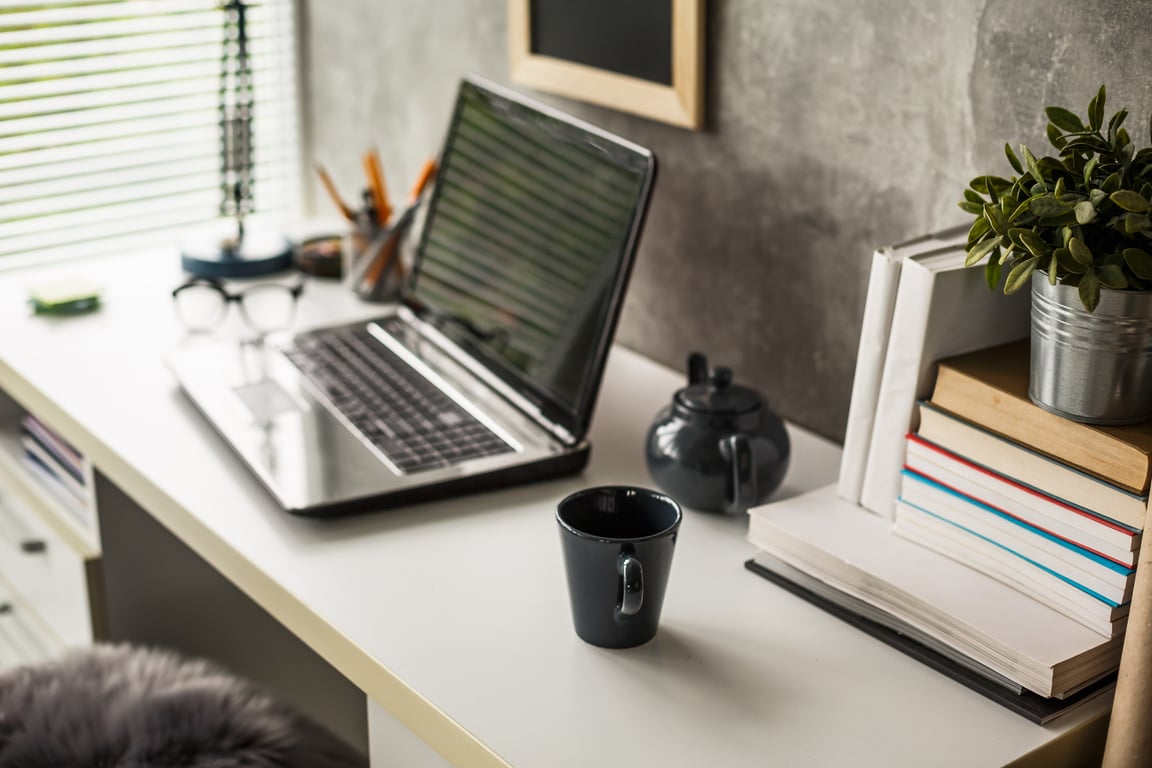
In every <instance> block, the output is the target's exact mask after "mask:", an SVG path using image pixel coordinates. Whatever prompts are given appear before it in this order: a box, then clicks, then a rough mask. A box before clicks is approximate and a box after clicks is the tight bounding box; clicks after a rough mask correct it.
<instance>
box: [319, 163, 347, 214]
mask: <svg viewBox="0 0 1152 768" xmlns="http://www.w3.org/2000/svg"><path fill="white" fill-rule="evenodd" d="M316 174H317V175H318V176H319V177H320V183H321V184H323V185H324V189H325V190H327V192H328V197H330V198H332V202H333V203H335V204H336V207H337V208H338V209H339V210H340V213H341V215H343V216H344V218H346V219H348V221H356V214H355V212H353V210H352V209H351V208H349V207H348V204H347V203H345V202H344V200H343V199H341V197H340V193H339V192H337V191H336V185H335V184H333V183H332V177H331V176H329V175H328V171H326V170H324V166H322V165H317V166H316Z"/></svg>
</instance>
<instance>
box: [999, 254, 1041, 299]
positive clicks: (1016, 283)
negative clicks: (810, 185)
mask: <svg viewBox="0 0 1152 768" xmlns="http://www.w3.org/2000/svg"><path fill="white" fill-rule="evenodd" d="M1037 261H1038V259H1037V258H1036V257H1035V256H1033V257H1032V258H1030V259H1024V260H1023V261H1018V262H1016V264H1015V265H1014V266H1013V267H1012V269H1010V270H1009V271H1008V277H1007V278H1006V279H1005V280H1004V293H1009V294H1011V293H1016V291H1018V290H1020V289H1021V288H1023V287H1024V286H1025V285H1027V284H1028V281H1029V280H1030V279H1031V278H1032V273H1033V272H1034V271H1035V270H1036V263H1037Z"/></svg>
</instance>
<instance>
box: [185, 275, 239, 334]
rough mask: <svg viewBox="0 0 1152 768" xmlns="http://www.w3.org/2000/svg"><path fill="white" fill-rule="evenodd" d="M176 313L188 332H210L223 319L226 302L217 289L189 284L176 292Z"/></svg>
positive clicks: (226, 306) (206, 285)
mask: <svg viewBox="0 0 1152 768" xmlns="http://www.w3.org/2000/svg"><path fill="white" fill-rule="evenodd" d="M174 298H175V300H176V313H177V314H178V315H179V316H180V322H182V323H184V327H185V328H187V329H188V330H190V331H196V332H204V331H210V330H212V329H213V328H215V327H216V326H218V325H220V322H221V321H222V320H223V319H224V313H225V312H226V311H227V310H228V302H227V300H226V299H225V298H224V294H223V293H221V292H220V289H219V288H216V287H215V286H212V285H208V284H205V283H191V284H189V285H185V286H183V287H182V288H180V290H178V291H177V292H176V293H175V295H174Z"/></svg>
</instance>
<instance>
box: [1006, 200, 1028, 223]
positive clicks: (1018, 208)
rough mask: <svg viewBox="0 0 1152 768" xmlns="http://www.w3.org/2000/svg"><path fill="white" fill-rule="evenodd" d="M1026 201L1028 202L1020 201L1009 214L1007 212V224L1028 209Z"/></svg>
mask: <svg viewBox="0 0 1152 768" xmlns="http://www.w3.org/2000/svg"><path fill="white" fill-rule="evenodd" d="M1028 202H1029V201H1028V200H1024V201H1022V202H1021V203H1020V204H1019V205H1017V206H1016V209H1015V210H1014V211H1012V213H1011V214H1009V216H1008V223H1009V224H1011V223H1013V222H1015V221H1016V220H1017V219H1019V218H1020V217H1021V216H1023V215H1024V214H1025V213H1026V212H1027V211H1028Z"/></svg>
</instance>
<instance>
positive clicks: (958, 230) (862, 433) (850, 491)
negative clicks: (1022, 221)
mask: <svg viewBox="0 0 1152 768" xmlns="http://www.w3.org/2000/svg"><path fill="white" fill-rule="evenodd" d="M967 231H968V225H966V224H965V225H962V226H957V227H951V228H949V229H946V230H943V231H941V232H935V233H932V234H928V235H923V236H921V237H918V238H915V239H913V240H908V241H906V242H903V243H899V244H897V245H890V246H885V247H883V248H878V249H876V250H875V251H874V252H873V254H872V269H871V271H870V272H869V277H868V293H867V295H866V297H865V299H864V318H863V320H862V321H861V325H860V343H859V345H858V346H857V348H856V371H855V373H854V374H853V378H852V398H851V400H850V401H849V403H848V422H847V424H846V425H845V429H844V451H843V453H842V454H841V460H840V476H839V484H838V485H837V491H838V493H839V494H840V497H841V498H842V499H844V500H845V501H850V502H852V503H853V504H855V503H856V502H858V501H859V500H860V489H861V486H863V484H864V470H865V467H866V465H867V463H868V445H869V443H870V442H871V440H872V424H873V419H874V416H875V414H876V396H877V394H878V393H879V391H880V376H881V371H882V370H883V367H884V357H885V355H886V354H887V352H888V338H889V335H890V333H891V330H892V311H893V309H894V307H895V305H896V286H897V284H898V283H899V280H900V265H901V263H902V262H903V261H904V259H906V258H908V257H909V256H912V255H914V254H917V253H924V252H927V251H933V250H936V249H937V248H940V247H941V246H944V245H948V244H951V243H954V242H956V239H957V238H959V237H962V236H964V235H965V233H966V232H967Z"/></svg>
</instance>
